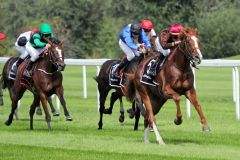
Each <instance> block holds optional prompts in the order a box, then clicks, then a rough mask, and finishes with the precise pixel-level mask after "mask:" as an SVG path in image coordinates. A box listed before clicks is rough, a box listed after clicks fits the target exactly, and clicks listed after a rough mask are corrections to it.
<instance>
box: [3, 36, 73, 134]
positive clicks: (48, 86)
mask: <svg viewBox="0 0 240 160" xmlns="http://www.w3.org/2000/svg"><path fill="white" fill-rule="evenodd" d="M47 42H48V43H49V44H51V47H50V48H49V49H48V50H46V51H45V52H44V53H43V54H42V56H40V57H39V58H38V60H37V61H36V62H35V63H34V65H33V67H32V70H31V72H32V77H31V79H26V77H23V75H22V73H23V71H24V70H25V67H26V65H27V63H29V60H25V61H24V62H23V63H22V64H21V65H20V66H19V67H18V70H17V75H16V80H15V81H10V80H9V79H8V75H9V70H10V69H11V65H12V64H13V63H14V61H15V60H16V59H15V58H13V57H12V58H10V59H9V60H8V61H7V62H6V64H5V65H4V68H3V72H2V79H1V82H2V85H3V89H4V88H6V87H8V90H9V94H10V98H11V101H12V105H11V106H12V109H11V113H10V114H9V118H8V120H7V121H6V122H5V124H6V125H8V126H9V125H11V123H12V120H13V114H14V112H15V110H16V108H17V103H18V101H19V100H20V99H21V98H22V96H23V94H24V92H25V91H26V89H28V90H29V91H31V92H32V93H33V95H34V100H33V103H32V105H31V108H30V112H29V114H30V129H33V115H34V112H35V108H36V107H37V106H39V104H40V101H41V102H42V106H43V109H44V112H45V120H46V122H47V126H48V130H51V125H50V122H51V116H50V114H49V111H48V108H47V97H49V96H51V95H52V94H56V95H57V96H58V98H59V100H60V102H61V104H62V106H63V109H64V114H65V116H66V117H70V115H69V113H68V110H67V107H66V102H65V100H64V97H63V92H64V89H63V86H62V74H61V71H63V70H64V68H65V63H64V52H63V48H62V42H60V41H58V40H55V41H53V42H52V41H50V40H47ZM70 119H71V117H70Z"/></svg>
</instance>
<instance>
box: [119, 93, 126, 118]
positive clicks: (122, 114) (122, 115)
mask: <svg viewBox="0 0 240 160" xmlns="http://www.w3.org/2000/svg"><path fill="white" fill-rule="evenodd" d="M119 101H120V116H119V118H118V120H119V122H120V123H123V122H124V119H125V116H124V108H123V101H122V97H120V98H119Z"/></svg>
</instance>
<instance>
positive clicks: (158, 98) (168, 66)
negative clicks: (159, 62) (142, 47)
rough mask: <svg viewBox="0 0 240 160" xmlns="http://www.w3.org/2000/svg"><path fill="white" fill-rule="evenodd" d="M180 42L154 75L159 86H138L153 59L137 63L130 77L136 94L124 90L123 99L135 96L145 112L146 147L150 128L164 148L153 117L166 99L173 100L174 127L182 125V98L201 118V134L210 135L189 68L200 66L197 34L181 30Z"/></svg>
mask: <svg viewBox="0 0 240 160" xmlns="http://www.w3.org/2000/svg"><path fill="white" fill-rule="evenodd" d="M180 40H181V43H180V44H179V45H178V47H176V48H174V49H173V51H172V52H171V54H170V55H169V56H168V57H167V59H166V61H165V63H164V64H163V66H162V67H161V69H160V70H159V71H158V73H157V75H156V81H157V82H158V84H159V85H158V86H156V87H154V86H149V85H146V84H143V83H141V82H140V80H141V76H142V75H143V71H144V68H145V66H146V65H147V64H148V62H149V60H151V59H152V58H153V57H150V58H148V59H144V60H143V61H142V62H141V63H140V65H139V67H138V69H137V71H136V72H135V74H134V75H129V77H131V79H132V83H134V87H135V88H136V93H134V92H131V91H135V89H133V88H132V85H131V84H129V86H130V87H127V92H126V96H127V97H128V99H132V97H134V96H135V94H139V95H140V96H141V98H142V100H143V103H144V105H145V108H146V117H145V121H144V127H145V130H144V140H145V142H147V143H149V127H150V126H151V127H153V130H154V133H155V136H156V140H157V142H158V143H159V144H164V141H163V139H162V137H161V136H160V134H159V132H158V130H157V127H156V122H155V118H154V115H156V114H157V113H158V112H159V111H160V109H161V107H162V106H163V105H164V103H165V102H166V101H167V100H168V99H173V100H174V102H175V103H176V107H177V113H176V119H175V121H174V122H175V124H177V125H178V124H181V122H182V114H181V110H180V96H181V95H185V97H186V98H187V99H189V100H190V102H191V103H192V104H193V105H194V107H195V109H196V110H197V112H198V114H199V116H200V120H201V123H202V126H203V131H210V129H209V127H208V125H207V121H206V119H205V117H204V115H203V112H202V109H201V106H200V104H199V102H198V100H197V96H196V91H195V88H194V85H193V83H194V75H193V72H192V68H191V66H193V67H196V65H198V64H200V63H201V59H202V54H201V52H200V48H199V47H200V41H199V39H198V37H197V31H196V30H194V29H191V28H186V29H184V30H183V31H182V32H181V34H180ZM129 83H131V82H129ZM129 91H130V92H129Z"/></svg>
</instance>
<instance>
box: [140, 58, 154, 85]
mask: <svg viewBox="0 0 240 160" xmlns="http://www.w3.org/2000/svg"><path fill="white" fill-rule="evenodd" d="M156 59H157V57H155V58H152V59H150V60H149V62H148V63H147V64H146V65H145V66H144V72H143V75H142V77H141V80H140V82H141V83H144V84H147V85H151V86H157V85H158V83H157V82H156V81H155V76H152V75H149V70H150V68H151V66H153V65H154V64H155V63H157V61H156ZM155 69H156V68H155ZM155 72H156V71H155Z"/></svg>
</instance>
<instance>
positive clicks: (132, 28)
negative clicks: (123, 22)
mask: <svg viewBox="0 0 240 160" xmlns="http://www.w3.org/2000/svg"><path fill="white" fill-rule="evenodd" d="M119 46H120V48H121V50H122V51H123V52H124V53H125V54H126V57H125V58H123V59H122V61H121V63H120V64H119V66H118V67H117V68H116V70H115V71H114V74H115V75H116V76H119V75H120V74H119V72H120V70H121V69H123V68H124V66H126V65H127V64H128V63H129V62H130V61H131V60H132V59H133V58H134V57H135V56H140V53H142V52H144V50H146V48H147V49H150V48H151V43H150V41H149V39H148V37H147V36H146V34H145V32H144V31H143V29H142V28H141V25H140V24H138V23H134V24H128V25H127V26H125V27H124V28H123V30H122V31H121V33H120V40H119Z"/></svg>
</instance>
